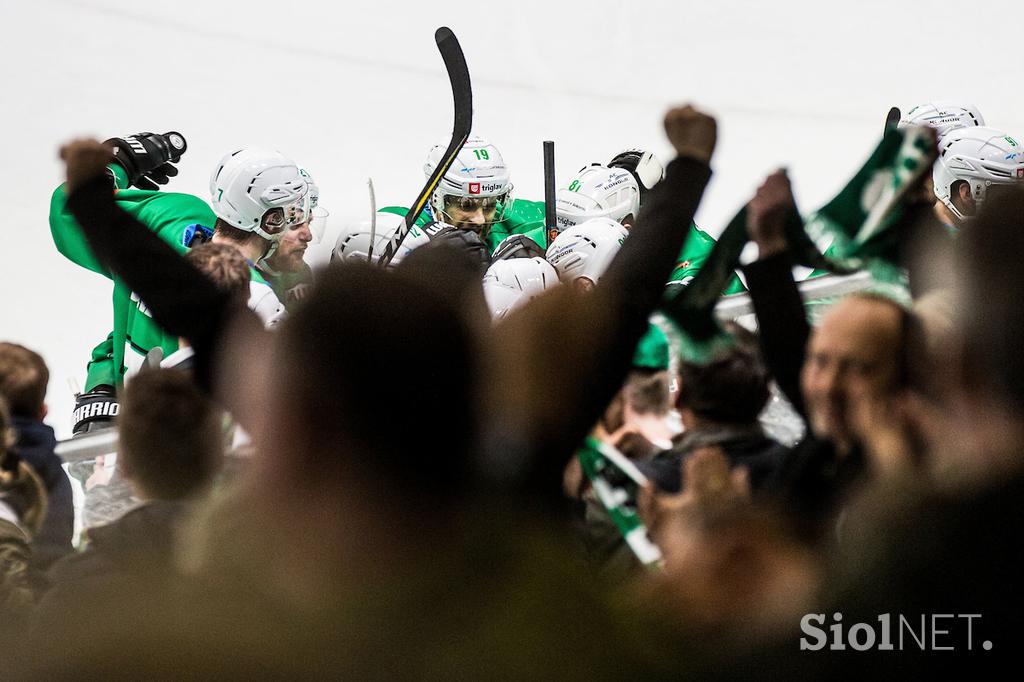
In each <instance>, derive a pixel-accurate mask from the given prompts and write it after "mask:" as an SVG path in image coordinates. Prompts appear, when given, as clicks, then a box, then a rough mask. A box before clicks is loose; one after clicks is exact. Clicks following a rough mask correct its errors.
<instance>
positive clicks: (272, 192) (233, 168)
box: [210, 147, 319, 241]
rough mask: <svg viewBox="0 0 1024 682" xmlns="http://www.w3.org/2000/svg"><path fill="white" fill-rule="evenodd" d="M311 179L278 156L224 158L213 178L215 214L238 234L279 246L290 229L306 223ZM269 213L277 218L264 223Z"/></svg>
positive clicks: (257, 152) (259, 153)
mask: <svg viewBox="0 0 1024 682" xmlns="http://www.w3.org/2000/svg"><path fill="white" fill-rule="evenodd" d="M307 177H308V174H306V177H303V174H302V172H300V171H299V167H298V166H296V165H295V162H294V161H292V160H291V159H289V158H288V157H286V156H284V155H283V154H281V153H280V152H276V151H272V150H269V149H261V148H259V147H246V148H244V149H237V150H235V151H233V152H231V153H229V154H226V155H225V156H224V158H222V159H221V160H220V163H218V164H217V166H216V167H215V168H214V169H213V173H212V174H211V175H210V201H211V203H212V204H213V212H214V214H215V215H216V216H217V217H218V218H220V219H221V220H223V221H224V222H226V223H227V224H229V225H231V226H233V227H236V228H238V229H239V230H244V231H245V232H255V233H257V234H258V235H260V236H261V237H263V238H264V239H266V240H268V241H277V240H278V239H279V238H280V237H281V234H282V233H283V232H284V231H285V229H286V228H288V227H290V226H293V225H297V224H300V223H303V222H305V221H306V220H307V219H308V218H307V212H308V210H309V205H308V195H309V182H307ZM317 194H318V195H319V192H317ZM271 211H274V212H275V214H274V215H272V216H269V217H268V218H267V219H264V216H266V215H267V214H268V213H270V212H271Z"/></svg>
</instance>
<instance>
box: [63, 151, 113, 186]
mask: <svg viewBox="0 0 1024 682" xmlns="http://www.w3.org/2000/svg"><path fill="white" fill-rule="evenodd" d="M60 158H61V159H62V160H63V161H64V164H65V166H66V168H67V191H68V194H70V193H72V192H74V191H75V190H76V189H78V188H79V187H81V186H82V185H84V184H86V183H87V182H89V181H90V180H92V179H93V178H95V177H97V176H100V175H103V174H104V173H105V172H106V169H107V164H108V163H110V162H112V161H113V160H114V153H113V151H111V149H110V147H108V146H106V145H104V144H102V143H100V142H99V141H97V140H94V139H91V138H85V139H79V140H73V141H71V142H69V143H68V144H66V145H64V146H63V147H61V148H60Z"/></svg>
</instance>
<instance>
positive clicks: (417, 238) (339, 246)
mask: <svg viewBox="0 0 1024 682" xmlns="http://www.w3.org/2000/svg"><path fill="white" fill-rule="evenodd" d="M404 220H405V218H404V217H403V216H400V215H396V214H394V213H386V212H383V211H377V218H376V223H377V225H376V229H375V230H373V229H371V225H370V221H369V220H364V221H361V222H356V223H351V224H349V225H346V226H344V227H343V228H342V229H341V233H340V234H339V235H338V240H337V241H336V242H335V244H334V251H333V252H332V253H331V262H334V261H337V260H345V261H348V260H353V261H362V262H363V263H366V262H368V261H370V260H371V256H370V236H371V234H373V233H375V235H376V236H375V237H374V239H373V256H372V261H373V263H374V265H376V264H377V263H379V262H380V257H381V256H382V255H384V250H385V248H387V243H388V241H389V240H390V239H391V237H392V236H393V235H394V234H395V231H397V230H398V226H399V225H401V224H402V222H403V221H404ZM429 241H430V238H429V237H427V235H426V234H425V233H424V232H423V230H421V229H420V228H419V227H417V226H415V225H414V226H413V227H412V229H411V230H410V231H409V234H407V235H405V239H403V240H402V243H401V244H400V245H399V247H398V250H396V251H395V256H394V258H392V259H391V263H390V265H391V266H395V265H398V264H399V263H401V262H402V259H403V258H405V257H406V256H407V255H409V253H410V252H412V250H413V249H415V248H417V247H419V246H423V245H424V244H426V243H427V242H429Z"/></svg>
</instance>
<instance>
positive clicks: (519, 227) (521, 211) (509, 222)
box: [487, 199, 548, 253]
mask: <svg viewBox="0 0 1024 682" xmlns="http://www.w3.org/2000/svg"><path fill="white" fill-rule="evenodd" d="M511 234H525V235H527V236H529V237H530V238H531V239H533V240H534V241H535V242H537V243H538V244H540V247H541V248H542V249H545V248H547V245H548V240H547V236H546V234H545V230H544V202H543V201H530V200H529V199H516V200H515V201H513V202H512V206H510V207H509V209H508V210H507V211H505V216H504V217H503V218H502V220H501V221H500V222H497V223H495V224H494V225H492V226H491V230H490V232H488V233H487V247H488V248H489V249H490V250H491V253H493V252H494V250H495V249H496V248H498V244H500V243H501V241H502V240H503V239H505V237H508V236H509V235H511Z"/></svg>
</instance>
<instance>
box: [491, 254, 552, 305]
mask: <svg viewBox="0 0 1024 682" xmlns="http://www.w3.org/2000/svg"><path fill="white" fill-rule="evenodd" d="M557 284H558V272H556V271H555V268H554V267H552V266H551V264H550V263H548V262H547V261H546V260H544V259H543V258H537V257H534V258H512V259H509V260H501V261H498V262H496V263H492V264H491V267H489V268H488V269H487V273H486V274H485V275H484V298H485V299H486V301H487V308H488V309H489V310H490V311H491V319H493V320H500V319H502V318H503V317H505V316H506V315H508V314H509V313H510V312H511V311H512V310H514V309H515V308H517V307H519V306H521V305H524V304H526V303H528V302H529V301H531V300H533V299H534V298H535V297H537V296H539V295H540V294H542V293H543V292H544V291H546V290H548V289H550V288H552V287H554V286H555V285H557Z"/></svg>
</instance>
